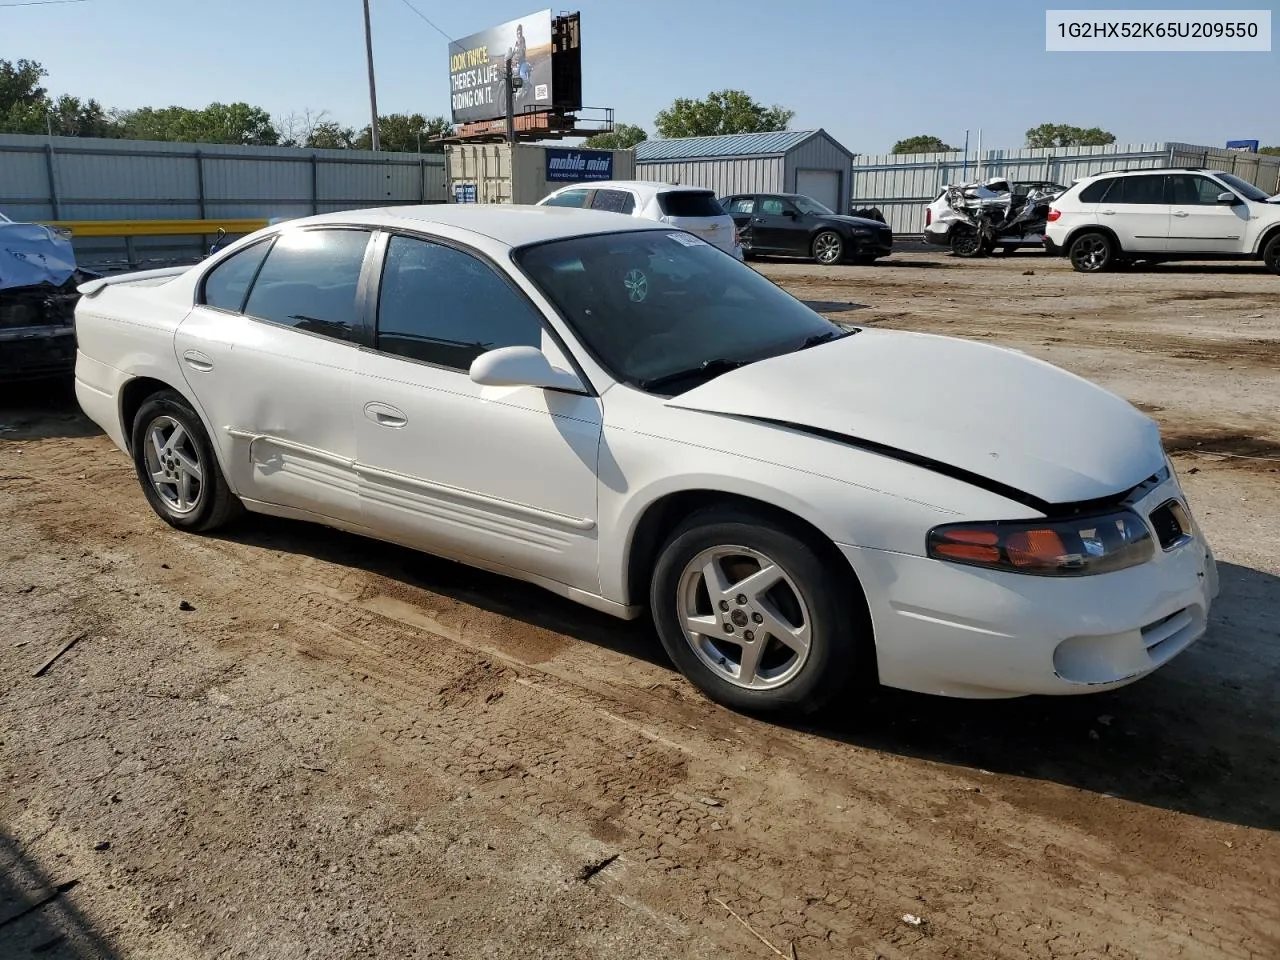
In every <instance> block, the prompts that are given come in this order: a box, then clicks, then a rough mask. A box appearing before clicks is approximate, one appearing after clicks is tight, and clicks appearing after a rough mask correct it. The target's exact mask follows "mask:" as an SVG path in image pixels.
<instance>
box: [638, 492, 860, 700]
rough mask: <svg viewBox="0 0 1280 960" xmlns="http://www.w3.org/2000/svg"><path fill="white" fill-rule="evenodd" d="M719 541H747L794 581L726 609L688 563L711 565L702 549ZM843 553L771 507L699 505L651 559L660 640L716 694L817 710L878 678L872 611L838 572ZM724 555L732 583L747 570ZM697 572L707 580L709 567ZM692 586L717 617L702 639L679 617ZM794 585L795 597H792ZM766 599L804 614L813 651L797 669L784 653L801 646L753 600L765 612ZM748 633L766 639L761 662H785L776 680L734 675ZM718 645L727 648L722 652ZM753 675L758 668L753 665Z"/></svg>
mask: <svg viewBox="0 0 1280 960" xmlns="http://www.w3.org/2000/svg"><path fill="white" fill-rule="evenodd" d="M721 548H723V549H725V550H728V551H734V550H741V549H743V548H745V549H747V550H751V551H755V552H758V553H759V554H760V555H762V556H763V557H764V558H766V559H767V560H768V561H770V562H771V563H773V564H775V565H776V566H777V567H779V568H780V569H781V570H782V571H784V573H785V576H786V578H787V581H788V582H784V583H779V584H778V585H777V586H776V587H774V588H772V589H770V590H769V591H767V592H766V593H765V594H762V597H763V602H764V603H766V604H768V605H769V606H768V607H757V606H756V604H757V603H758V602H759V601H758V599H757V598H756V597H755V596H752V597H751V598H750V599H749V601H748V603H747V605H746V606H738V605H737V604H738V598H733V599H732V600H726V601H725V602H726V603H728V604H729V608H727V609H726V608H724V607H721V606H720V605H719V603H718V602H717V601H715V600H714V599H713V598H712V597H711V596H710V594H709V593H708V592H706V591H702V590H701V589H700V588H698V587H696V586H692V587H691V586H689V584H690V583H692V582H694V581H696V580H697V579H698V576H699V575H698V574H697V573H692V574H689V575H688V576H687V575H686V574H687V570H686V568H690V569H691V570H700V569H705V567H701V566H699V563H700V562H701V556H702V555H705V554H706V552H708V551H714V550H717V549H721ZM743 559H746V558H743ZM838 559H839V558H834V557H831V556H828V555H827V554H826V553H825V552H824V551H823V550H822V549H821V548H820V547H819V548H815V546H814V545H813V544H811V543H809V542H807V540H806V538H805V537H804V536H801V535H798V534H797V533H796V532H795V531H793V530H792V529H790V528H789V527H788V526H786V525H784V524H782V523H779V522H778V521H776V520H774V519H772V518H770V517H768V516H766V515H762V514H757V513H754V512H752V511H748V510H743V509H738V508H728V507H725V508H711V509H708V510H704V511H699V512H698V513H695V514H694V515H692V516H690V517H689V518H688V519H686V520H685V521H684V523H682V524H681V525H680V526H679V527H678V528H677V529H676V530H675V531H674V532H673V533H672V534H671V537H670V538H669V539H668V540H667V542H666V544H665V546H663V548H662V551H661V553H660V554H659V556H658V562H657V564H656V566H655V569H654V573H653V579H652V582H651V585H650V595H649V603H650V610H651V612H652V614H653V620H654V624H655V625H656V627H657V630H658V636H659V638H660V639H661V641H662V645H663V647H664V648H665V649H666V651H667V654H668V655H669V656H670V657H671V659H672V661H673V662H674V663H675V665H676V667H677V668H678V669H679V670H680V672H681V673H682V674H684V675H685V677H686V678H688V680H689V681H690V682H691V683H693V684H694V686H696V687H698V689H700V690H701V691H702V692H703V693H705V694H706V695H707V696H708V697H710V698H711V699H712V700H715V701H716V702H718V703H721V704H724V705H725V706H727V707H731V708H733V709H736V710H743V711H749V712H753V713H770V712H800V713H813V712H816V711H818V710H820V709H822V708H823V707H824V706H826V705H827V704H829V703H831V702H832V700H833V699H834V698H835V697H837V696H839V695H840V694H841V693H842V692H844V691H846V690H848V689H850V688H851V687H852V686H853V685H854V684H855V683H856V682H858V681H863V682H864V683H865V684H866V685H867V686H873V685H874V683H875V678H876V672H875V653H874V649H875V648H874V644H873V642H872V637H871V627H870V621H869V618H868V617H867V615H866V609H865V605H864V604H863V603H861V602H860V597H858V596H856V595H855V596H851V595H850V594H851V589H850V584H849V582H848V580H847V579H846V578H844V577H841V576H840V575H839V573H838V570H839V567H838ZM725 562H726V563H727V564H728V566H727V567H725V566H721V567H719V569H720V570H721V571H722V572H723V573H724V574H725V579H726V582H728V583H732V584H734V585H735V586H736V585H737V583H738V580H739V579H741V577H739V575H738V573H730V572H729V571H731V570H734V569H735V566H734V564H735V563H736V561H733V560H729V561H725ZM757 568H758V565H757ZM736 569H738V570H741V569H742V568H740V567H739V568H736ZM750 572H751V568H749V567H748V568H746V571H745V573H746V574H747V575H749V574H750ZM689 577H692V580H690V579H689ZM735 577H737V578H738V579H735ZM701 582H702V584H703V585H704V586H705V577H704V578H703V579H702V581H701ZM793 586H794V588H795V589H794V590H793V589H792V587H793ZM690 590H692V591H693V593H692V594H691V593H690V592H689V591H690ZM854 590H856V587H854ZM776 591H782V592H781V593H777V592H776ZM695 595H696V597H697V598H698V610H699V612H701V610H702V609H703V606H704V601H705V606H706V609H707V610H708V611H709V615H710V616H711V617H713V618H718V620H717V623H718V626H717V628H716V631H715V633H714V634H701V635H699V634H696V633H695V636H696V637H697V638H698V639H697V640H696V641H695V640H694V639H691V638H690V637H689V636H688V635H686V633H685V630H684V627H683V625H682V624H683V621H684V615H683V613H682V609H683V608H684V606H685V605H686V603H687V602H688V601H687V598H688V597H690V596H695ZM797 595H798V600H799V602H798V605H797V603H796V602H795V601H796V598H797ZM743 596H745V594H744V595H743ZM770 607H771V608H772V609H773V610H775V611H777V612H778V614H779V616H781V617H782V619H783V620H787V621H789V622H790V625H791V626H793V627H794V626H796V625H797V623H798V620H802V621H804V623H803V624H800V625H801V626H803V625H805V624H807V626H808V630H809V634H810V639H809V644H808V651H807V654H806V655H805V656H804V657H803V659H800V660H797V661H795V666H794V667H793V668H791V669H793V670H794V673H793V674H788V673H787V671H786V669H785V666H786V662H788V661H786V660H785V658H786V657H790V656H793V655H796V654H795V652H794V651H793V650H792V649H791V648H790V647H789V646H788V645H784V644H782V643H780V642H779V641H777V640H776V639H774V636H775V635H773V634H771V633H770V632H769V631H768V628H767V621H765V620H762V619H757V616H758V614H757V613H756V612H755V611H756V610H757V609H760V610H765V611H766V612H768V610H769V608H770ZM748 611H751V612H750V613H748ZM797 615H798V616H797ZM735 617H736V618H738V619H737V620H733V622H732V623H731V624H730V625H735V630H736V631H737V632H736V633H735V634H734V635H733V639H732V640H731V639H729V638H728V636H722V635H721V634H722V631H723V628H724V625H725V624H726V623H730V621H731V620H732V618H735ZM761 622H763V623H765V624H766V626H765V627H764V628H759V629H761V634H760V637H759V638H753V636H752V635H751V634H750V633H749V632H748V631H749V630H751V628H752V627H753V625H754V624H755V623H761ZM785 625H786V624H784V626H785ZM747 641H752V642H753V643H754V642H759V643H762V644H764V647H763V648H762V649H761V653H760V656H761V658H762V659H761V661H760V662H761V664H762V665H764V664H767V663H769V662H778V663H781V666H778V667H775V668H772V669H774V670H775V671H777V670H781V671H782V672H781V673H777V674H776V676H775V678H774V679H773V680H768V679H766V680H765V682H770V683H772V682H776V683H777V685H776V686H772V687H770V688H767V689H749V688H748V687H747V686H745V685H741V684H740V683H738V682H734V681H733V680H732V679H731V677H730V674H731V673H732V671H733V670H735V669H736V670H738V671H739V672H741V670H742V667H741V663H742V659H743V657H742V655H743V651H744V650H746V648H747V645H748V644H747ZM695 642H696V643H698V644H699V649H701V650H702V651H703V653H702V654H701V655H700V654H699V653H698V652H695ZM735 644H736V649H737V651H738V657H737V659H736V660H733V659H732V657H733V650H732V649H730V648H733V647H734V646H735ZM721 648H724V651H723V652H722V651H721ZM703 656H707V657H708V658H715V657H718V658H719V662H718V667H713V666H712V665H710V664H708V663H706V662H704V660H703ZM752 677H753V678H756V677H757V672H756V671H754V670H753V672H752Z"/></svg>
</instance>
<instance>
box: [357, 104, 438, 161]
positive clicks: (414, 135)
mask: <svg viewBox="0 0 1280 960" xmlns="http://www.w3.org/2000/svg"><path fill="white" fill-rule="evenodd" d="M452 133H453V124H452V123H451V122H450V121H449V118H448V117H424V116H423V115H422V114H420V113H413V114H407V113H392V114H388V115H386V116H380V117H378V136H379V138H380V143H379V144H378V146H379V148H380V149H382V150H387V151H391V152H392V153H440V152H442V148H441V146H440V144H438V143H431V142H430V141H431V140H434V139H436V138H437V137H447V136H449V135H450V134H452ZM354 146H355V149H357V150H372V149H373V135H372V133H371V132H370V128H369V127H365V128H364V129H363V130H361V131H360V133H359V134H358V135H357V136H356V137H355V140H354Z"/></svg>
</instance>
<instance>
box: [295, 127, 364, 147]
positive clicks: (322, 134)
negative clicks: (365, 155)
mask: <svg viewBox="0 0 1280 960" xmlns="http://www.w3.org/2000/svg"><path fill="white" fill-rule="evenodd" d="M355 145H356V132H355V131H354V130H352V129H351V128H350V127H344V126H343V125H342V124H340V123H334V122H333V121H332V120H324V121H321V122H320V123H317V124H316V125H315V126H314V127H313V128H312V130H311V132H310V133H309V134H307V138H306V140H304V141H302V146H304V147H310V148H311V149H312V150H351V149H353V148H354V147H355Z"/></svg>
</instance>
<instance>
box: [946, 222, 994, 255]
mask: <svg viewBox="0 0 1280 960" xmlns="http://www.w3.org/2000/svg"><path fill="white" fill-rule="evenodd" d="M951 253H952V254H953V255H954V256H957V257H963V258H964V259H966V260H971V259H973V258H974V257H982V256H986V253H987V251H986V244H985V243H984V242H983V240H982V237H981V235H979V233H978V231H977V230H974V229H973V227H970V226H969V225H968V224H959V223H957V224H956V225H955V226H953V227H952V228H951Z"/></svg>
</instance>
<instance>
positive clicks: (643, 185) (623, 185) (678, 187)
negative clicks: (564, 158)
mask: <svg viewBox="0 0 1280 960" xmlns="http://www.w3.org/2000/svg"><path fill="white" fill-rule="evenodd" d="M609 189H613V190H635V191H636V192H637V193H647V194H658V193H679V192H687V191H697V192H698V193H714V192H715V191H713V190H712V189H711V188H710V187H699V186H697V185H695V184H692V183H671V182H670V181H667V180H591V181H588V182H586V183H568V184H565V185H564V186H563V187H560V188H559V189H557V190H555V191H554V192H555V193H559V192H560V191H561V190H609Z"/></svg>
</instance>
